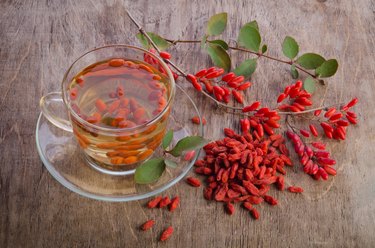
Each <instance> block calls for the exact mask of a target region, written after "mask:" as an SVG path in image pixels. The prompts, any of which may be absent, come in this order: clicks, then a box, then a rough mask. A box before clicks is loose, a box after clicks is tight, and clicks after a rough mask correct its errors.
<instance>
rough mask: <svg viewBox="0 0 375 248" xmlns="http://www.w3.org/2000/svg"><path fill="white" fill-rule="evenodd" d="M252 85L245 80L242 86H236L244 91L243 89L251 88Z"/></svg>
mask: <svg viewBox="0 0 375 248" xmlns="http://www.w3.org/2000/svg"><path fill="white" fill-rule="evenodd" d="M250 86H251V83H250V82H245V83H243V84H241V85H240V86H238V87H237V88H236V90H238V91H242V90H246V89H247V88H249V87H250Z"/></svg>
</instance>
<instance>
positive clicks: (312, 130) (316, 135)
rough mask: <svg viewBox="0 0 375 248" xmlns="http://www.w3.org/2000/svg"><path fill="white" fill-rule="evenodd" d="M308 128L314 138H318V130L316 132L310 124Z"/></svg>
mask: <svg viewBox="0 0 375 248" xmlns="http://www.w3.org/2000/svg"><path fill="white" fill-rule="evenodd" d="M309 128H310V132H311V134H312V135H314V136H315V137H318V130H316V127H315V126H314V125H313V124H310V125H309Z"/></svg>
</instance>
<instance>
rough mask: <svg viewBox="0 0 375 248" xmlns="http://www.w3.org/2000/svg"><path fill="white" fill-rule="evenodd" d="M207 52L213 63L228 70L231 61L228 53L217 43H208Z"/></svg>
mask: <svg viewBox="0 0 375 248" xmlns="http://www.w3.org/2000/svg"><path fill="white" fill-rule="evenodd" d="M206 49H207V52H208V54H209V55H210V57H211V59H212V62H213V63H214V65H216V66H218V67H221V68H223V69H224V70H225V71H229V70H230V66H231V61H230V57H229V55H228V53H227V52H226V51H225V50H224V48H222V47H221V46H219V45H217V44H211V43H210V44H208V46H207V48H206Z"/></svg>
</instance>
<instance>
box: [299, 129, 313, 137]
mask: <svg viewBox="0 0 375 248" xmlns="http://www.w3.org/2000/svg"><path fill="white" fill-rule="evenodd" d="M299 132H300V133H301V134H302V135H303V136H305V137H307V138H308V137H310V133H309V132H308V131H306V130H303V129H301V130H299Z"/></svg>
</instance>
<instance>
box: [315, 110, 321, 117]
mask: <svg viewBox="0 0 375 248" xmlns="http://www.w3.org/2000/svg"><path fill="white" fill-rule="evenodd" d="M321 113H322V110H321V109H318V110H315V111H314V115H315V116H319V115H320V114H321Z"/></svg>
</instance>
